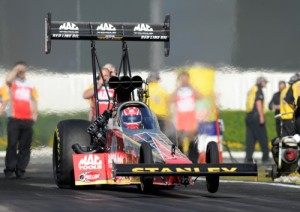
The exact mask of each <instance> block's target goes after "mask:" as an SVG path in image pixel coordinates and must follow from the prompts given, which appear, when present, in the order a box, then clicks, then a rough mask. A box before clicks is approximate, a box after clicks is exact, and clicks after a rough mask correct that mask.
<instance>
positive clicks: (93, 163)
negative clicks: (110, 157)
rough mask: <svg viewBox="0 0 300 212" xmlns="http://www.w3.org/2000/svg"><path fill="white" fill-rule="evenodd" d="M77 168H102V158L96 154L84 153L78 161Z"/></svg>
mask: <svg viewBox="0 0 300 212" xmlns="http://www.w3.org/2000/svg"><path fill="white" fill-rule="evenodd" d="M78 169H79V170H93V169H102V160H101V159H100V157H99V156H97V155H93V154H90V155H86V156H84V158H82V159H81V160H80V161H79V163H78Z"/></svg>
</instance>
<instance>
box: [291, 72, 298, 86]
mask: <svg viewBox="0 0 300 212" xmlns="http://www.w3.org/2000/svg"><path fill="white" fill-rule="evenodd" d="M299 79H300V78H299V74H294V75H293V76H291V78H290V80H289V84H293V83H295V82H297V81H298V80H299Z"/></svg>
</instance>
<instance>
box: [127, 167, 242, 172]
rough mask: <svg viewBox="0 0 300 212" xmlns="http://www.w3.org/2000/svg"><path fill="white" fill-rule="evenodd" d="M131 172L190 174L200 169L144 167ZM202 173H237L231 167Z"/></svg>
mask: <svg viewBox="0 0 300 212" xmlns="http://www.w3.org/2000/svg"><path fill="white" fill-rule="evenodd" d="M131 171H132V172H149V173H153V172H158V173H166V172H168V173H177V172H179V173H182V172H192V173H199V172H201V170H200V168H198V167H195V168H190V167H186V168H180V167H174V168H173V167H172V168H169V167H164V168H160V167H148V168H147V167H146V168H142V167H136V168H132V170H131ZM203 171H204V172H236V171H237V167H232V168H230V169H229V168H226V167H208V168H207V169H206V170H203Z"/></svg>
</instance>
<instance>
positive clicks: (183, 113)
mask: <svg viewBox="0 0 300 212" xmlns="http://www.w3.org/2000/svg"><path fill="white" fill-rule="evenodd" d="M200 98H202V95H201V94H200V93H199V92H197V91H196V90H195V89H194V88H193V87H192V86H191V84H190V77H189V74H188V73H187V72H185V71H184V72H181V73H180V74H179V76H178V86H177V88H176V90H175V92H174V93H173V94H172V96H171V101H172V102H173V103H175V110H176V130H177V134H178V140H179V148H180V149H181V150H182V151H183V153H185V154H188V153H189V148H190V143H191V142H192V140H193V139H194V137H195V136H196V134H197V127H198V122H197V119H196V101H197V99H200Z"/></svg>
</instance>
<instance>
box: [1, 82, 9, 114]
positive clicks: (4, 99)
mask: <svg viewBox="0 0 300 212" xmlns="http://www.w3.org/2000/svg"><path fill="white" fill-rule="evenodd" d="M8 101H9V94H8V89H7V86H6V85H5V84H2V83H1V82H0V116H1V115H2V113H3V111H4V110H5V108H6V105H7V103H8Z"/></svg>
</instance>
